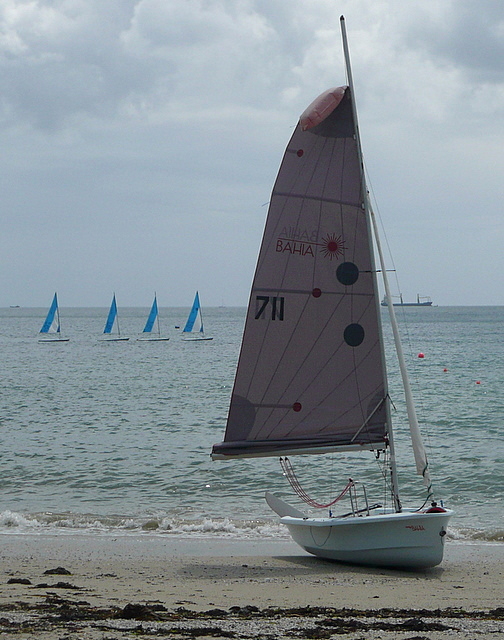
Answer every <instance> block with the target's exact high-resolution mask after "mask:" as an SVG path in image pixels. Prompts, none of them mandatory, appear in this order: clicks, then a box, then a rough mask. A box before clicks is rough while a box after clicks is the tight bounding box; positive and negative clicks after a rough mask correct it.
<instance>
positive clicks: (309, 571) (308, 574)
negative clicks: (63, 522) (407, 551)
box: [0, 534, 504, 640]
mask: <svg viewBox="0 0 504 640" xmlns="http://www.w3.org/2000/svg"><path fill="white" fill-rule="evenodd" d="M0 572H1V574H0V584H1V585H2V587H1V589H0V635H1V636H2V637H5V638H12V639H13V640H14V638H15V639H19V640H24V638H35V637H36V638H37V639H40V640H60V639H61V638H62V637H65V638H70V637H72V636H73V634H75V635H74V637H75V638H76V640H104V639H105V638H106V639H107V640H114V639H117V640H119V639H121V640H133V638H138V637H139V634H140V637H143V638H155V637H159V636H166V635H170V637H173V638H194V637H198V638H202V639H203V640H205V639H207V638H208V639H210V638H243V639H250V638H257V639H263V638H266V637H268V638H272V637H275V638H276V639H278V640H283V639H285V640H287V639H289V638H290V639H291V640H292V638H293V637H300V638H303V637H306V638H311V637H317V638H329V637H336V636H334V635H333V634H338V635H339V637H345V638H347V639H352V640H353V639H355V640H358V639H361V640H362V638H364V637H365V638H366V639H374V638H376V639H378V638H380V639H382V640H403V639H404V640H406V639H407V638H412V637H419V638H420V637H423V638H426V637H428V638H429V640H438V639H439V640H443V639H446V638H464V639H466V638H467V639H468V640H469V639H473V638H474V637H475V636H476V635H479V637H484V638H485V639H486V640H487V639H491V638H495V639H496V640H497V638H502V634H503V633H504V608H503V607H502V602H503V601H504V598H503V596H504V545H502V544H489V543H486V544H457V543H453V542H451V543H449V544H447V548H446V551H445V560H444V562H443V564H442V565H441V566H439V567H436V568H433V569H429V570H423V571H404V570H392V569H380V568H372V567H357V566H351V565H343V564H338V563H334V562H329V561H326V560H321V559H319V558H315V557H313V556H310V555H308V554H306V553H304V552H303V551H302V550H301V549H300V548H299V547H298V546H297V545H295V544H294V543H293V542H290V541H284V540H282V541H275V542H269V541H268V542H261V541H258V540H256V541H236V540H226V539H219V540H210V539H199V540H196V539H190V540H189V539H187V538H173V537H170V538H162V537H149V536H131V537H130V536H124V537H105V536H89V535H85V536H84V535H66V536H61V535H60V536H58V535H28V536H27V535H19V534H13V535H8V534H2V535H0ZM336 628H337V629H339V630H338V631H336ZM425 631H428V632H429V635H428V636H426V635H425V633H424V632H425ZM412 632H416V635H412ZM418 632H422V633H421V634H420V635H418ZM62 634H63V635H62ZM317 634H318V635H317Z"/></svg>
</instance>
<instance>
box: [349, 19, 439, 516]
mask: <svg viewBox="0 0 504 640" xmlns="http://www.w3.org/2000/svg"><path fill="white" fill-rule="evenodd" d="M340 21H341V33H342V37H343V50H344V52H345V62H346V68H347V76H348V85H349V87H350V91H351V93H352V109H353V116H354V122H355V131H356V138H357V149H358V153H359V160H360V164H361V177H362V189H363V193H364V199H365V201H364V206H365V209H366V214H367V219H368V221H371V224H372V226H373V232H374V237H375V242H376V247H377V250H378V255H379V259H380V267H381V272H382V278H383V285H384V287H385V296H386V299H387V301H388V304H387V308H388V311H389V315H390V323H391V325H392V333H393V335H394V344H395V348H396V353H397V359H398V362H399V369H400V372H401V378H402V383H403V387H404V396H405V400H406V411H407V414H408V422H409V428H410V434H411V441H412V444H413V452H414V455H415V463H416V469H417V473H418V474H419V475H421V476H422V477H423V480H424V484H425V486H426V487H427V492H428V498H430V497H431V495H432V484H431V480H430V474H429V468H428V467H429V464H428V461H427V454H426V452H425V447H424V445H423V441H422V436H421V433H420V427H419V425H418V419H417V415H416V409H415V404H414V402H413V393H412V391H411V384H410V380H409V376H408V371H407V369H406V360H405V358H404V352H403V348H402V344H401V339H400V336H399V328H398V325H397V319H396V315H395V311H394V305H393V304H392V296H391V295H390V286H389V282H388V278H387V271H386V267H385V259H384V257H383V251H382V248H381V243H380V237H379V235H378V227H377V224H376V219H375V215H374V213H373V210H372V208H371V204H370V201H369V194H368V191H367V187H366V179H365V174H364V163H363V160H362V147H361V143H360V134H359V125H358V121H357V110H356V107H355V94H354V90H353V79H352V70H351V68H350V55H349V52H348V42H347V37H346V28H345V18H344V17H343V16H341V18H340ZM368 224H369V222H368ZM371 255H372V252H371ZM387 413H388V419H389V420H390V405H389V402H387ZM389 424H391V423H389ZM389 437H390V451H391V474H392V487H393V490H394V494H395V499H396V508H397V509H398V510H400V501H399V490H398V484H397V468H396V463H395V454H394V444H393V432H392V428H390V434H389Z"/></svg>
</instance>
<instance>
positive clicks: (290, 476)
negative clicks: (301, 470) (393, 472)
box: [280, 458, 355, 509]
mask: <svg viewBox="0 0 504 640" xmlns="http://www.w3.org/2000/svg"><path fill="white" fill-rule="evenodd" d="M280 464H281V465H282V470H283V472H284V474H285V476H286V477H287V480H288V481H289V483H290V485H291V487H292V488H293V489H294V491H295V492H296V493H297V495H298V496H299V497H300V498H301V500H303V502H306V504H309V505H310V506H311V507H315V508H316V509H327V507H332V505H333V504H336V502H338V500H341V498H343V496H344V495H345V494H346V493H348V491H350V489H351V488H352V487H353V486H355V485H354V482H353V480H352V478H350V479H349V481H348V484H347V486H346V487H345V488H344V489H343V491H342V492H341V493H340V494H339V496H338V497H337V498H335V499H334V500H333V501H332V502H328V503H327V504H320V503H319V502H317V501H316V500H314V499H313V498H310V496H309V495H308V494H307V493H306V491H305V490H304V489H303V487H302V486H301V484H300V482H299V480H298V479H297V476H296V474H295V473H294V469H293V468H292V465H291V463H290V460H289V458H280Z"/></svg>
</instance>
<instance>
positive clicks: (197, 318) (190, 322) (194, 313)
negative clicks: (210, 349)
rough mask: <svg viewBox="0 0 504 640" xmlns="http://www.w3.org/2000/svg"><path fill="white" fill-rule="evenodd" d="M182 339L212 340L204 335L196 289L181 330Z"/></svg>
mask: <svg viewBox="0 0 504 640" xmlns="http://www.w3.org/2000/svg"><path fill="white" fill-rule="evenodd" d="M182 333H183V340H213V338H211V337H210V336H206V335H205V330H204V328H203V316H202V315H201V304H200V299H199V293H198V292H197V291H196V295H195V296H194V302H193V306H192V309H191V311H190V312H189V317H188V318H187V322H186V324H185V327H184V329H183V331H182Z"/></svg>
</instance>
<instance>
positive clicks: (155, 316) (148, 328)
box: [137, 294, 170, 342]
mask: <svg viewBox="0 0 504 640" xmlns="http://www.w3.org/2000/svg"><path fill="white" fill-rule="evenodd" d="M154 324H155V325H156V331H157V335H152V331H153V329H154ZM142 333H143V334H144V336H142V337H141V338H137V339H138V340H147V341H149V342H154V341H167V340H169V339H170V338H163V337H162V336H161V328H160V326H159V311H158V304H157V296H156V294H154V301H153V302H152V307H151V310H150V313H149V316H148V318H147V322H146V323H145V327H144V328H143V332H142Z"/></svg>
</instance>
